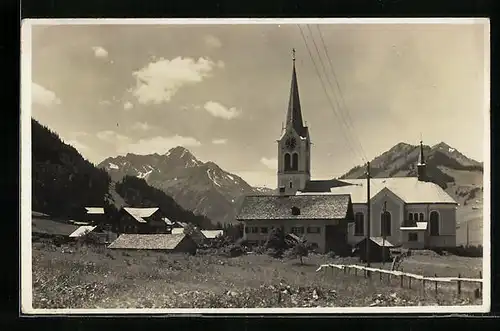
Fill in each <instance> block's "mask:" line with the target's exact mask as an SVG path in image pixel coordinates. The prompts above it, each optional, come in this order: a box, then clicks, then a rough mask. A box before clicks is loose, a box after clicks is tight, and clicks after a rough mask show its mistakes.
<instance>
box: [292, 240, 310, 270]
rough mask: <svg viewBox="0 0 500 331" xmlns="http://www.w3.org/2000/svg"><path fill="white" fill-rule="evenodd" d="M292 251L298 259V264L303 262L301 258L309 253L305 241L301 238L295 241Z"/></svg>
mask: <svg viewBox="0 0 500 331" xmlns="http://www.w3.org/2000/svg"><path fill="white" fill-rule="evenodd" d="M292 253H293V255H294V256H295V257H298V258H299V259H300V264H304V261H303V258H304V257H307V256H308V254H309V249H308V247H307V244H306V241H305V240H304V239H302V238H301V240H299V241H297V242H296V243H295V245H294V246H293V250H292Z"/></svg>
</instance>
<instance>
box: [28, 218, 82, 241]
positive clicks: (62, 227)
mask: <svg viewBox="0 0 500 331" xmlns="http://www.w3.org/2000/svg"><path fill="white" fill-rule="evenodd" d="M77 229H78V226H76V225H73V224H67V223H62V222H56V221H53V220H49V219H43V218H33V219H32V222H31V232H33V233H40V234H48V235H55V236H65V237H67V236H69V235H70V234H72V233H73V232H75V231H76V230H77Z"/></svg>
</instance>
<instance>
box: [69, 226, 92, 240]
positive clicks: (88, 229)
mask: <svg viewBox="0 0 500 331" xmlns="http://www.w3.org/2000/svg"><path fill="white" fill-rule="evenodd" d="M95 228H96V227H95V226H80V227H79V228H78V229H76V230H75V231H74V232H73V233H71V234H70V235H69V236H70V237H71V238H74V237H81V236H82V235H84V234H87V233H89V232H92V231H93V230H94V229H95Z"/></svg>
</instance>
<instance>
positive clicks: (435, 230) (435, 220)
mask: <svg viewBox="0 0 500 331" xmlns="http://www.w3.org/2000/svg"><path fill="white" fill-rule="evenodd" d="M429 219H430V223H431V236H439V213H438V212H437V211H435V210H433V211H431V214H430V217H429Z"/></svg>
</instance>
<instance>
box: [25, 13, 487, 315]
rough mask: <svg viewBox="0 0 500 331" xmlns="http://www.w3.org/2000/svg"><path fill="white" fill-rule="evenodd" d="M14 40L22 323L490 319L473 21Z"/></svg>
mask: <svg viewBox="0 0 500 331" xmlns="http://www.w3.org/2000/svg"><path fill="white" fill-rule="evenodd" d="M21 30H22V31H21V57H22V59H21V134H22V141H21V153H22V157H21V185H22V189H21V199H22V200H21V201H22V211H21V223H20V231H21V253H22V256H21V281H22V286H21V306H22V308H21V311H22V313H25V314H72V313H79V314H102V313H106V314H129V313H146V314H158V313H162V314H164V313H173V314H182V313H216V314H219V313H224V314H228V313H231V314H232V313H237V314H252V313H259V314H265V313H279V314H287V313H307V314H316V313H323V314H324V313H332V314H334V313H363V314H372V313H374V314H379V313H439V312H445V313H472V312H487V311H489V309H490V240H489V238H490V218H491V217H490V163H489V162H490V148H489V146H490V145H489V144H490V130H489V127H490V124H489V112H490V97H489V95H490V81H489V77H490V51H489V49H490V44H489V20H487V19H481V18H477V19H473V18H468V19H459V18H457V19H162V20H158V19H67V20H64V19H60V20H49V19H33V20H25V21H23V24H22V28H21Z"/></svg>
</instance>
